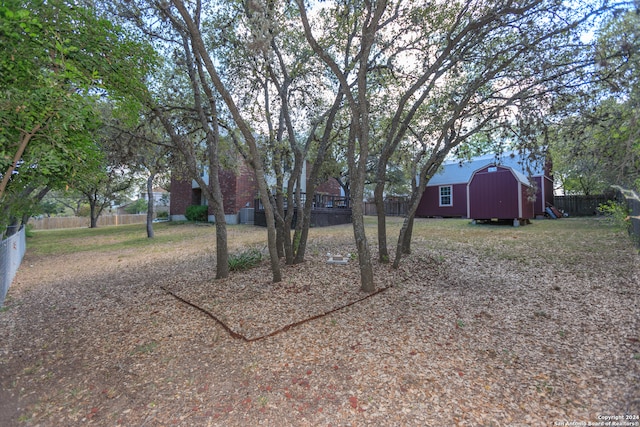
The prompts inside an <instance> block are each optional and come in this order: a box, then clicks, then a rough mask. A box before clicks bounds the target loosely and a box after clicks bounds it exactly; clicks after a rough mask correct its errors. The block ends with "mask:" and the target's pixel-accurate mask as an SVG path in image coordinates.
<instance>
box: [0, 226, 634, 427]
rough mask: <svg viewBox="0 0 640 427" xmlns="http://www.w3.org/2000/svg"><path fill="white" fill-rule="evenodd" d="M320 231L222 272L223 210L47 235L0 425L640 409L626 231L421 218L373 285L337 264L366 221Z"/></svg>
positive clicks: (17, 328) (26, 301)
mask: <svg viewBox="0 0 640 427" xmlns="http://www.w3.org/2000/svg"><path fill="white" fill-rule="evenodd" d="M447 221H448V220H447ZM443 224H447V225H446V227H448V228H447V231H446V233H445V232H440V231H438V230H439V227H442V226H443ZM449 224H454V225H453V226H451V225H449ZM312 231H313V233H312V236H311V240H310V245H309V250H308V255H307V261H306V262H305V263H304V264H302V265H300V266H295V267H287V266H283V269H284V270H283V272H284V280H283V281H282V282H281V283H279V284H273V283H271V281H270V272H269V270H268V266H267V263H263V265H261V266H260V267H258V268H255V269H252V270H249V271H246V272H242V273H233V274H232V276H231V277H230V278H229V279H225V280H217V281H216V280H214V275H215V270H214V261H215V256H214V253H213V250H212V249H211V248H212V247H213V242H214V238H213V236H214V229H213V227H209V228H207V227H201V228H200V229H197V230H195V231H194V226H191V225H182V226H179V227H177V226H176V227H169V228H166V229H163V230H159V231H157V234H160V235H162V233H176V236H180V235H183V236H187V235H188V238H182V239H179V238H177V237H176V240H174V241H171V242H169V243H165V244H162V245H155V246H154V245H149V246H145V247H144V249H140V248H139V247H132V248H130V249H121V248H120V249H118V250H110V249H109V248H108V245H104V247H102V249H100V250H92V251H86V252H76V253H72V254H64V255H46V256H45V255H39V254H38V253H34V252H33V251H30V250H28V251H27V254H26V256H25V259H24V261H23V264H22V266H21V268H20V270H19V272H18V275H17V277H16V280H15V281H14V283H13V285H12V287H11V289H10V291H9V294H8V297H7V300H6V303H5V307H4V308H3V309H2V311H1V312H0V334H1V335H0V386H1V389H0V425H2V426H36V425H38V426H76V425H96V426H208V425H209V426H258V425H265V426H319V425H325V426H326V425H331V426H360V425H375V426H407V425H415V426H453V425H469V426H525V425H526V426H529V425H531V426H542V425H550V426H552V425H580V424H571V423H580V422H584V423H585V424H582V425H587V424H586V423H588V422H591V423H596V422H606V421H607V420H612V418H607V417H621V418H616V419H615V420H616V421H617V422H624V423H627V424H618V425H640V420H638V415H640V331H639V328H638V326H639V320H640V305H639V304H638V302H639V300H640V298H639V297H638V295H639V294H638V287H639V284H640V257H639V255H638V252H637V250H635V249H633V248H632V247H631V245H630V243H629V241H628V240H627V239H626V238H625V236H624V235H623V233H621V232H618V231H615V230H614V229H612V228H611V227H610V226H608V225H606V224H604V223H603V222H602V221H598V220H595V219H586V220H580V219H575V220H571V219H568V220H567V219H564V220H560V221H556V222H552V221H535V222H534V223H533V224H532V225H530V226H526V227H520V228H513V227H492V226H472V225H469V224H467V223H466V222H461V221H457V222H453V223H447V222H446V221H444V220H441V221H438V220H420V223H419V224H418V225H417V226H416V232H415V235H416V238H415V239H414V244H413V252H412V254H411V255H410V256H408V257H407V258H406V259H405V260H403V263H402V265H401V268H400V269H399V270H392V269H390V268H389V267H388V266H387V265H380V264H376V267H375V268H376V283H377V286H378V287H379V290H380V292H378V293H376V294H374V295H370V296H369V295H365V294H362V293H361V292H360V291H359V290H358V267H357V262H356V261H353V260H351V261H350V262H349V264H348V265H346V266H342V265H330V264H327V263H326V260H327V253H332V254H343V255H344V254H347V253H353V252H354V251H355V245H354V243H353V237H352V236H353V234H352V233H351V230H350V228H349V227H348V226H346V227H331V228H330V230H329V229H326V230H322V229H314V230H312ZM264 234H265V233H264V230H261V229H259V228H254V227H234V228H232V229H231V230H230V243H231V245H232V247H241V246H244V245H248V244H260V242H261V239H264ZM391 236H393V235H392V234H390V237H391ZM373 237H374V236H371V240H370V243H371V246H372V248H373V247H375V246H376V244H375V240H373ZM251 242H252V243H251ZM61 244H62V242H61ZM393 244H394V241H393V238H390V246H393ZM374 253H375V251H374ZM602 425H606V424H602ZM612 425H613V424H612Z"/></svg>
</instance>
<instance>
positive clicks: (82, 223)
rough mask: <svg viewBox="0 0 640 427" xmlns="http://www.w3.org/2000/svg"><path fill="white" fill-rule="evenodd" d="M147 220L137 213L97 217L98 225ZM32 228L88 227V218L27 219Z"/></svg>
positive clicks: (134, 222) (125, 223)
mask: <svg viewBox="0 0 640 427" xmlns="http://www.w3.org/2000/svg"><path fill="white" fill-rule="evenodd" d="M146 221H147V214H138V215H101V216H99V217H98V227H104V226H107V225H129V224H143V223H145V222H146ZM29 224H30V225H31V226H32V227H33V229H34V230H56V229H59V228H84V227H89V225H90V219H89V218H87V217H80V216H56V217H50V218H36V219H31V220H29Z"/></svg>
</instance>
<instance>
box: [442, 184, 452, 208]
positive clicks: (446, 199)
mask: <svg viewBox="0 0 640 427" xmlns="http://www.w3.org/2000/svg"><path fill="white" fill-rule="evenodd" d="M440 206H453V189H452V187H451V186H450V185H443V186H442V187H440Z"/></svg>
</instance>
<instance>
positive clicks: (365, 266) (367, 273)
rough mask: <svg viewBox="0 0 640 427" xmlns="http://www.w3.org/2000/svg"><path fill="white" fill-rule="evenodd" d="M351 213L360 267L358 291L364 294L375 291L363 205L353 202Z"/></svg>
mask: <svg viewBox="0 0 640 427" xmlns="http://www.w3.org/2000/svg"><path fill="white" fill-rule="evenodd" d="M352 205H353V206H352V208H351V209H352V212H353V236H354V238H355V240H356V247H357V248H358V265H359V267H360V290H362V291H364V292H368V293H371V292H374V291H375V290H376V287H375V283H374V282H373V264H372V263H371V251H370V250H369V243H368V242H367V236H366V234H365V229H364V215H363V212H362V207H363V204H362V202H358V201H357V200H354V201H353V203H352Z"/></svg>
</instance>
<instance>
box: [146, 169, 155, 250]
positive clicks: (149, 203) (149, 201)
mask: <svg viewBox="0 0 640 427" xmlns="http://www.w3.org/2000/svg"><path fill="white" fill-rule="evenodd" d="M154 178H155V174H154V173H151V174H150V175H149V177H148V178H147V238H149V239H153V179H154Z"/></svg>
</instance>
